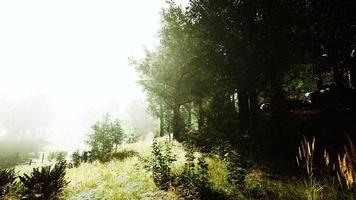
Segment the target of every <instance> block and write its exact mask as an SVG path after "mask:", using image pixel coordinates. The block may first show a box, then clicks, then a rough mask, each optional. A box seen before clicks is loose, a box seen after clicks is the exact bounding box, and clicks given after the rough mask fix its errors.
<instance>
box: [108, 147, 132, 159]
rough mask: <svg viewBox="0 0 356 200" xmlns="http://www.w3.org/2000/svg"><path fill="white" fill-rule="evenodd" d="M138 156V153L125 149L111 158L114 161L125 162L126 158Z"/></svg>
mask: <svg viewBox="0 0 356 200" xmlns="http://www.w3.org/2000/svg"><path fill="white" fill-rule="evenodd" d="M137 155H138V153H137V152H136V151H133V150H126V149H124V150H122V151H118V152H115V153H113V154H112V156H111V157H112V159H117V160H124V159H126V158H130V157H134V156H137Z"/></svg>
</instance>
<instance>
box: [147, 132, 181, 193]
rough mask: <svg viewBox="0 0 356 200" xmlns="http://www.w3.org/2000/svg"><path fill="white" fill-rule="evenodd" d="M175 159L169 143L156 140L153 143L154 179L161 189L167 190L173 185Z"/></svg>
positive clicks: (152, 164) (152, 167)
mask: <svg viewBox="0 0 356 200" xmlns="http://www.w3.org/2000/svg"><path fill="white" fill-rule="evenodd" d="M174 161H175V157H174V155H173V154H172V151H171V146H170V144H169V143H168V142H166V143H165V144H163V143H158V142H157V140H156V139H154V140H153V143H152V161H151V162H152V163H151V169H152V177H153V180H154V182H155V184H156V185H157V186H158V187H160V188H161V189H164V190H167V189H168V188H169V186H170V185H171V181H172V180H171V178H172V177H171V168H172V163H173V162H174Z"/></svg>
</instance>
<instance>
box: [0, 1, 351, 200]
mask: <svg viewBox="0 0 356 200" xmlns="http://www.w3.org/2000/svg"><path fill="white" fill-rule="evenodd" d="M160 20H161V26H160V30H159V32H158V39H159V43H158V44H157V45H156V46H155V47H154V48H146V49H145V54H144V56H143V57H141V58H139V57H130V58H129V63H130V67H132V68H134V69H135V70H136V72H137V73H138V76H139V78H138V79H139V80H138V82H137V83H138V85H140V87H141V88H142V90H143V91H144V92H145V94H146V96H147V105H148V108H147V110H148V112H149V113H150V115H152V116H153V117H154V118H155V119H156V122H157V123H156V126H155V129H154V131H153V135H154V137H153V138H150V137H144V136H143V135H144V134H139V135H137V134H136V135H135V131H137V130H134V131H133V132H131V133H129V134H128V133H127V131H126V130H125V129H124V128H123V126H122V122H121V121H120V120H118V119H116V118H115V117H112V116H111V115H109V114H107V115H105V116H103V118H101V119H98V120H97V122H96V123H94V124H93V125H92V126H91V131H90V133H89V134H88V137H87V140H86V141H85V143H86V145H87V146H88V149H85V150H82V149H79V148H78V150H77V151H74V152H59V151H57V152H51V154H49V155H48V158H47V156H46V158H45V155H44V154H43V156H42V157H41V155H36V156H37V157H39V160H41V161H40V162H39V163H35V164H32V165H31V162H30V164H28V161H26V163H24V162H22V163H17V164H16V166H15V165H14V166H9V165H8V166H6V167H7V168H4V169H1V170H0V199H2V198H4V199H41V200H42V199H43V200H47V199H113V200H115V199H203V200H204V199H214V200H215V199H227V200H229V199H308V200H314V199H356V146H355V145H354V143H355V141H356V135H355V134H356V123H355V120H356V2H355V1H352V0H343V1H341V0H289V1H285V0H265V1H262V0H249V1H247V0H224V1H222V0H189V1H188V4H187V6H182V5H180V4H178V3H176V2H175V1H174V0H168V1H167V2H166V7H165V8H163V9H162V11H161V19H160ZM144 118H147V116H145V117H144ZM144 118H140V117H138V118H137V120H138V122H137V123H140V121H142V122H143V123H144ZM137 120H136V121H137ZM145 127H149V125H147V126H145ZM145 127H144V128H145ZM140 131H141V132H145V131H144V130H140ZM0 150H1V146H0ZM13 151H16V150H13ZM0 155H1V152H0ZM34 157H35V156H34ZM0 166H1V165H0Z"/></svg>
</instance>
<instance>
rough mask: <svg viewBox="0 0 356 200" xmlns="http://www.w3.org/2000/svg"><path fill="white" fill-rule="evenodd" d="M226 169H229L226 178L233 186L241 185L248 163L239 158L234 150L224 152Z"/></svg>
mask: <svg viewBox="0 0 356 200" xmlns="http://www.w3.org/2000/svg"><path fill="white" fill-rule="evenodd" d="M225 159H226V161H227V163H228V164H227V169H228V171H229V173H228V176H227V180H228V181H229V183H231V184H234V185H235V186H239V187H242V186H243V184H244V181H245V178H246V175H247V171H248V170H247V169H248V167H249V164H248V163H247V162H246V161H244V160H243V159H241V156H240V155H239V154H238V153H237V152H236V151H234V150H230V151H228V152H227V153H226V154H225Z"/></svg>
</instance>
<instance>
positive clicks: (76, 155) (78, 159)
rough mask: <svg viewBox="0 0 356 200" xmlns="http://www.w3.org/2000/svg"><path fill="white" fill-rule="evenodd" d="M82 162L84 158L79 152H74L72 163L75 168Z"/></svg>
mask: <svg viewBox="0 0 356 200" xmlns="http://www.w3.org/2000/svg"><path fill="white" fill-rule="evenodd" d="M81 162H82V158H81V156H80V153H79V150H77V151H74V152H73V153H72V163H73V166H74V167H78V166H79V165H80V163H81Z"/></svg>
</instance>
